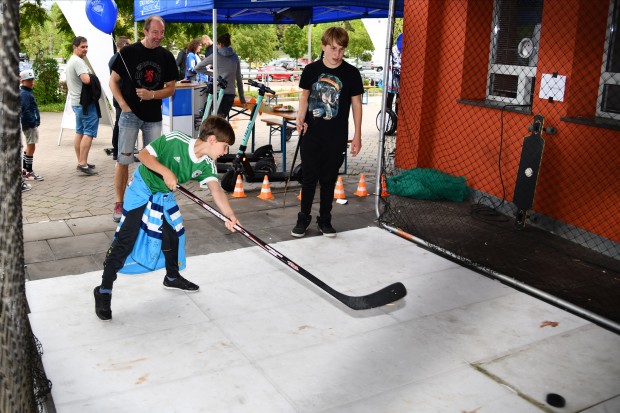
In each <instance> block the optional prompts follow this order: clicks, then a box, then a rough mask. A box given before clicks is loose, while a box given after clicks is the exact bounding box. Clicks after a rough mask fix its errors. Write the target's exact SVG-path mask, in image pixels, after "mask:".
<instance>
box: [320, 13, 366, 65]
mask: <svg viewBox="0 0 620 413" xmlns="http://www.w3.org/2000/svg"><path fill="white" fill-rule="evenodd" d="M333 26H338V27H342V28H344V29H345V30H346V31H347V33H348V34H349V45H348V46H347V56H348V57H350V58H354V59H360V60H363V61H369V60H370V58H371V55H372V52H373V51H374V50H375V47H374V46H373V44H372V40H370V36H369V35H368V32H367V31H366V27H364V23H362V21H361V20H350V21H345V22H335V23H321V24H316V25H314V26H312V58H313V59H317V58H318V57H319V56H320V54H321V37H322V36H323V32H324V31H325V30H327V29H328V28H330V27H333ZM364 59H366V60H364Z"/></svg>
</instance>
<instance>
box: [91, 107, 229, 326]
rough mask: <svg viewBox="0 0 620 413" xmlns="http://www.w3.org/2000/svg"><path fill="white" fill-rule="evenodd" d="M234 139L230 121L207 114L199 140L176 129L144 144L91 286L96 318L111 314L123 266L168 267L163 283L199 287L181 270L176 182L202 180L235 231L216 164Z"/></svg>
mask: <svg viewBox="0 0 620 413" xmlns="http://www.w3.org/2000/svg"><path fill="white" fill-rule="evenodd" d="M233 143H235V132H234V131H233V129H232V127H231V126H230V124H229V123H228V122H227V121H226V120H224V119H222V118H221V117H219V116H209V117H208V118H207V119H205V121H204V122H203V124H202V125H201V126H200V131H199V134H198V138H197V139H192V137H191V136H189V135H186V134H184V133H182V132H177V131H172V132H170V133H168V134H166V135H162V136H161V137H160V138H158V139H156V140H155V141H153V142H151V143H150V144H149V145H148V146H146V148H144V149H142V151H141V152H140V160H141V161H142V163H141V165H140V166H139V167H138V168H137V169H136V171H135V172H134V178H133V180H132V181H131V185H130V186H129V188H128V189H127V195H126V199H125V202H126V204H127V205H128V207H127V209H128V211H127V212H126V214H125V216H124V219H123V221H122V222H121V223H120V224H119V226H118V228H117V230H116V235H115V236H114V240H113V241H112V245H111V246H110V249H109V250H108V253H107V255H106V259H105V262H104V264H103V275H102V277H101V285H99V286H97V287H95V289H94V290H93V293H94V296H95V314H96V315H97V317H99V318H100V319H101V320H110V319H112V309H111V302H112V287H113V284H114V281H115V280H116V278H117V273H118V272H119V271H120V272H123V273H132V274H135V273H142V272H149V271H153V270H154V269H158V268H163V267H165V268H166V275H165V276H164V280H163V285H164V288H167V289H176V290H182V291H188V292H194V291H198V289H199V287H198V286H197V285H196V284H194V283H193V282H191V281H188V280H187V279H185V278H184V277H182V276H181V274H180V273H179V270H182V269H183V268H184V267H185V249H184V245H185V243H184V233H185V228H184V227H183V218H182V216H181V213H180V211H179V206H178V205H177V203H176V199H175V197H174V193H173V191H174V190H175V189H176V187H177V184H183V183H185V182H187V181H189V180H195V181H198V182H200V186H201V187H202V188H208V189H209V192H210V194H211V196H212V197H213V200H214V201H215V204H216V205H217V206H218V208H219V209H220V211H222V213H223V214H224V215H225V216H226V217H228V221H226V223H225V226H226V228H228V229H229V230H230V231H233V232H234V226H235V225H239V220H238V219H237V217H235V213H234V211H233V209H232V207H231V206H230V202H229V201H228V196H227V195H226V193H225V192H224V191H223V190H222V187H221V186H220V183H219V181H218V178H217V164H216V161H217V158H218V157H220V156H222V155H224V154H225V153H227V152H228V147H229V146H230V145H232V144H233ZM144 222H148V223H149V225H148V227H146V226H145V225H144Z"/></svg>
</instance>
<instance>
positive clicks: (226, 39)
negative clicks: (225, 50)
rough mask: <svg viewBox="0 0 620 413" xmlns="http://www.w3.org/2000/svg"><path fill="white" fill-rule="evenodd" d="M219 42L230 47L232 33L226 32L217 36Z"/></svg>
mask: <svg viewBox="0 0 620 413" xmlns="http://www.w3.org/2000/svg"><path fill="white" fill-rule="evenodd" d="M217 42H218V43H219V44H221V45H222V46H224V47H230V34H228V33H226V34H223V35H221V36H220V37H218V38H217Z"/></svg>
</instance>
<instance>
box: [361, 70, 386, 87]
mask: <svg viewBox="0 0 620 413" xmlns="http://www.w3.org/2000/svg"><path fill="white" fill-rule="evenodd" d="M360 73H361V75H362V78H364V79H368V80H369V81H370V85H371V86H378V85H379V82H381V81H383V70H381V71H379V72H377V71H375V70H361V71H360Z"/></svg>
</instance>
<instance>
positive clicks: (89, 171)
mask: <svg viewBox="0 0 620 413" xmlns="http://www.w3.org/2000/svg"><path fill="white" fill-rule="evenodd" d="M75 169H77V170H78V171H80V172H84V173H85V174H86V175H96V174H97V172H96V171H93V170H92V169H91V168H89V167H88V165H86V166H82V165H78V166H77V168H75Z"/></svg>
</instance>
